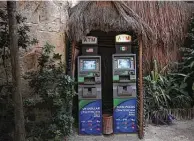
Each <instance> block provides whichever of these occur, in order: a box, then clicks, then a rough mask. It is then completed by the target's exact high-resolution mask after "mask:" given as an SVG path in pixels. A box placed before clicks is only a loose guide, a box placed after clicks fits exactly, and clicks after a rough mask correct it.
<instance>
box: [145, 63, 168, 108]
mask: <svg viewBox="0 0 194 141" xmlns="http://www.w3.org/2000/svg"><path fill="white" fill-rule="evenodd" d="M167 83H168V80H167V79H166V77H164V76H163V75H162V74H161V73H160V72H158V66H157V62H156V60H154V69H153V71H151V74H150V75H148V76H146V77H144V88H145V94H146V96H145V98H146V103H145V104H146V111H152V112H154V111H157V110H159V109H161V108H169V101H170V100H171V99H170V96H169V93H166V85H167Z"/></svg>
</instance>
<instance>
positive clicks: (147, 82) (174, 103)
mask: <svg viewBox="0 0 194 141" xmlns="http://www.w3.org/2000/svg"><path fill="white" fill-rule="evenodd" d="M165 68H166V67H165ZM163 70H164V69H162V70H161V71H160V72H159V71H158V65H157V61H156V60H154V69H153V71H151V73H150V75H148V76H146V77H144V88H145V100H146V102H145V108H146V109H145V110H146V116H148V115H149V116H151V117H154V118H155V120H156V116H159V117H160V118H163V119H165V120H166V119H167V117H168V116H169V115H168V112H167V111H168V110H169V109H173V108H190V107H191V97H190V96H189V94H188V92H187V91H186V87H187V84H186V83H185V82H184V81H183V79H184V78H185V76H186V75H184V74H181V73H174V74H173V73H168V72H167V73H166V74H163V73H162V72H163ZM160 120H161V119H160ZM163 122H164V121H163Z"/></svg>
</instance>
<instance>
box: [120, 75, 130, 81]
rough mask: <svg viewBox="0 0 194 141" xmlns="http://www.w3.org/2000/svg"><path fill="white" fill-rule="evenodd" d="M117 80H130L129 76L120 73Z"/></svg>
mask: <svg viewBox="0 0 194 141" xmlns="http://www.w3.org/2000/svg"><path fill="white" fill-rule="evenodd" d="M119 81H120V82H129V81H130V76H129V75H120V76H119Z"/></svg>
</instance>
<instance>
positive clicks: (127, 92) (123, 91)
mask: <svg viewBox="0 0 194 141" xmlns="http://www.w3.org/2000/svg"><path fill="white" fill-rule="evenodd" d="M132 94H133V88H132V87H131V86H130V85H123V86H118V95H119V96H132Z"/></svg>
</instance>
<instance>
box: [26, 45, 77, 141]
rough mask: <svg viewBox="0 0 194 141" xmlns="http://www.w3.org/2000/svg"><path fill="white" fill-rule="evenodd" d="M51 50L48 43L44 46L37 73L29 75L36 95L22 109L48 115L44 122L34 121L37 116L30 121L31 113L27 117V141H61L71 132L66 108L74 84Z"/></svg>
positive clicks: (69, 101) (69, 118) (69, 114)
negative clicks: (43, 111) (44, 111)
mask: <svg viewBox="0 0 194 141" xmlns="http://www.w3.org/2000/svg"><path fill="white" fill-rule="evenodd" d="M53 49H54V46H52V45H49V44H48V43H47V44H46V45H45V46H44V48H43V54H42V56H41V57H40V59H39V65H40V66H39V70H38V71H36V72H33V73H32V74H30V78H31V80H30V83H29V84H30V86H31V87H32V88H33V89H34V93H35V95H34V96H33V97H32V98H30V99H28V100H26V101H25V106H26V108H27V110H28V111H30V110H32V109H35V111H36V109H39V110H45V109H46V110H47V112H48V113H49V117H48V118H47V119H43V120H40V121H37V120H36V113H34V117H35V119H34V120H29V119H30V117H31V114H29V115H27V117H26V118H27V119H28V121H27V122H26V123H27V124H26V125H27V131H28V139H29V140H33V141H35V140H37V141H47V140H50V139H51V140H53V141H61V140H62V138H64V137H66V136H68V135H69V134H70V133H71V132H72V124H73V121H74V119H73V117H72V113H71V111H69V109H71V108H70V107H72V100H73V96H74V95H75V91H74V85H75V82H74V80H73V79H71V78H70V76H68V75H66V74H65V72H64V65H63V64H62V63H61V61H60V60H61V56H60V55H56V54H55V55H53V51H52V50H53ZM56 56H58V57H59V58H56ZM53 58H54V59H53ZM57 61H58V64H56V62H57Z"/></svg>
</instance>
